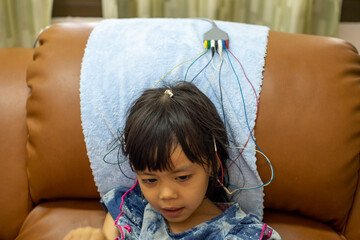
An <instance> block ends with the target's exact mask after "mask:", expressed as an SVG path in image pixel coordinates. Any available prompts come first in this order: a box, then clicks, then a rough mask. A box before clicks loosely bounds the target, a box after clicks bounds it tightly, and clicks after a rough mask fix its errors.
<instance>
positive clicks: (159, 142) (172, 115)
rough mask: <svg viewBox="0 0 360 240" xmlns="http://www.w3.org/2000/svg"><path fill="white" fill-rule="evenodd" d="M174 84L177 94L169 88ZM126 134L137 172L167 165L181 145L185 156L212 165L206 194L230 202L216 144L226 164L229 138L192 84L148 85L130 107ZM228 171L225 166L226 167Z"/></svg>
mask: <svg viewBox="0 0 360 240" xmlns="http://www.w3.org/2000/svg"><path fill="white" fill-rule="evenodd" d="M167 89H171V91H172V94H173V96H170V95H169V94H166V93H165V91H166V90H167ZM123 134H124V135H123V138H122V150H123V153H124V155H125V156H129V160H130V166H131V168H132V169H133V170H135V171H143V170H145V169H148V170H150V171H157V170H159V171H163V170H169V169H171V168H172V167H173V166H172V165H171V159H170V156H171V154H172V152H173V151H174V149H175V147H176V146H177V144H180V146H181V148H182V150H183V151H184V153H185V155H186V156H187V158H188V159H189V160H190V161H191V162H193V163H197V164H201V165H202V166H205V165H208V166H209V167H210V168H209V169H210V171H211V172H210V174H211V177H210V180H209V187H208V189H207V196H208V197H209V198H210V200H212V201H227V200H228V199H227V195H226V193H225V191H224V189H223V188H221V187H216V186H218V185H219V183H218V182H217V179H221V175H222V171H221V168H220V166H219V164H218V159H217V157H216V154H215V149H214V139H215V141H216V147H217V153H218V156H219V158H220V159H221V161H222V166H224V167H225V166H226V160H227V159H228V158H229V154H228V151H227V148H226V146H227V145H228V137H227V133H226V130H225V126H224V123H223V122H222V120H221V118H220V116H219V114H218V113H217V111H216V108H215V106H214V104H213V103H212V102H211V101H210V99H209V98H208V97H207V96H206V95H205V94H203V93H202V92H201V91H200V90H199V89H198V88H197V87H196V86H194V85H193V84H191V83H187V82H181V83H177V84H175V85H173V86H165V87H162V88H154V89H148V90H146V91H145V92H144V93H143V94H142V95H141V96H140V97H139V98H138V99H137V100H136V101H135V102H134V103H133V105H132V106H131V107H130V109H129V112H128V118H127V120H126V124H125V128H124V131H123ZM224 170H225V169H224Z"/></svg>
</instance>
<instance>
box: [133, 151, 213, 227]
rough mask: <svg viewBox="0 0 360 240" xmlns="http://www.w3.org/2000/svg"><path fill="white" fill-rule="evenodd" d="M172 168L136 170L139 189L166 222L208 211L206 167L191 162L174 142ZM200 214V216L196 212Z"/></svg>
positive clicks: (178, 221)
mask: <svg viewBox="0 0 360 240" xmlns="http://www.w3.org/2000/svg"><path fill="white" fill-rule="evenodd" d="M171 161H172V164H173V169H172V170H169V171H162V172H160V171H148V170H145V171H143V172H140V171H139V172H136V175H137V177H138V179H139V184H140V188H141V191H142V193H143V194H144V196H145V198H146V200H147V201H148V202H149V203H150V204H151V206H152V207H153V208H155V209H156V210H157V211H159V212H160V213H161V214H162V215H163V217H164V218H165V219H166V220H167V222H168V224H171V223H181V222H184V221H191V220H192V219H194V218H195V219H196V218H199V217H200V218H201V214H208V213H209V212H207V211H208V210H209V209H206V208H207V206H208V204H209V203H208V202H210V200H209V199H207V198H206V196H205V194H206V190H207V187H208V183H209V173H208V170H207V169H205V168H204V167H203V166H201V165H199V164H196V163H192V162H190V160H189V159H188V158H187V157H186V155H185V153H184V152H183V151H182V148H181V147H180V146H178V147H177V148H176V149H175V151H174V153H173V154H172V155H171ZM197 215H200V216H197Z"/></svg>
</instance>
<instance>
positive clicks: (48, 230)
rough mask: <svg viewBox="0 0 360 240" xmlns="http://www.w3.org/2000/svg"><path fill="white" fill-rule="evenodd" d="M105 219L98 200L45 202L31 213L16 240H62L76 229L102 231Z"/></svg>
mask: <svg viewBox="0 0 360 240" xmlns="http://www.w3.org/2000/svg"><path fill="white" fill-rule="evenodd" d="M104 219H105V212H104V210H103V208H102V207H101V205H100V203H99V200H57V201H49V202H44V203H41V204H39V205H37V206H36V207H35V208H34V209H33V210H32V211H31V212H30V214H29V215H28V217H27V218H26V220H25V222H24V224H23V226H22V228H21V230H20V233H19V235H18V237H17V238H16V239H17V240H18V239H37V240H41V239H44V240H45V239H63V238H64V237H65V235H66V234H67V233H68V232H69V231H70V230H72V229H75V228H78V227H87V226H90V227H98V228H102V225H103V223H104Z"/></svg>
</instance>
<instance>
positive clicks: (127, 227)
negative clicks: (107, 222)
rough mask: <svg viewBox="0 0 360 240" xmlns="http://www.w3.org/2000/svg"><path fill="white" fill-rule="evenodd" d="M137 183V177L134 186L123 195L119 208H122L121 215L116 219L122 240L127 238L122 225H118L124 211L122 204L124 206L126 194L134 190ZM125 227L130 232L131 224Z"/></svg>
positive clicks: (118, 239)
mask: <svg viewBox="0 0 360 240" xmlns="http://www.w3.org/2000/svg"><path fill="white" fill-rule="evenodd" d="M137 183H138V180H137V179H136V182H135V184H134V186H132V187H131V188H130V189H129V190H127V191H126V192H125V194H124V195H122V197H121V204H120V207H119V210H120V211H121V212H120V214H119V216H118V217H117V218H116V220H115V226H116V227H118V228H119V231H120V236H121V240H124V239H125V238H124V233H123V230H122V228H121V226H120V225H118V224H117V222H118V221H119V219H120V217H121V215H122V214H123V211H122V210H121V209H122V206H123V204H124V201H125V197H126V195H128V194H129V193H130V192H131V191H132V190H134V188H135V187H136V185H137ZM124 228H125V229H126V230H127V231H128V232H130V231H131V227H130V226H129V225H126V226H124ZM115 240H120V238H119V237H117V238H115Z"/></svg>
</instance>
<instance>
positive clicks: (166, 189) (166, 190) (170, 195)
mask: <svg viewBox="0 0 360 240" xmlns="http://www.w3.org/2000/svg"><path fill="white" fill-rule="evenodd" d="M159 197H160V200H170V199H176V198H177V197H178V194H177V191H176V189H175V188H173V187H172V186H171V185H165V184H164V185H162V186H161V188H160V196H159Z"/></svg>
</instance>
